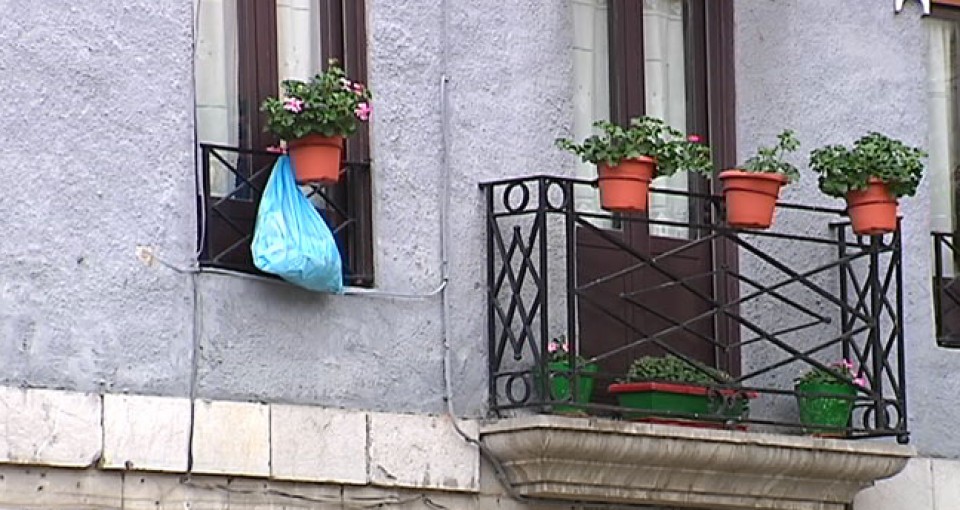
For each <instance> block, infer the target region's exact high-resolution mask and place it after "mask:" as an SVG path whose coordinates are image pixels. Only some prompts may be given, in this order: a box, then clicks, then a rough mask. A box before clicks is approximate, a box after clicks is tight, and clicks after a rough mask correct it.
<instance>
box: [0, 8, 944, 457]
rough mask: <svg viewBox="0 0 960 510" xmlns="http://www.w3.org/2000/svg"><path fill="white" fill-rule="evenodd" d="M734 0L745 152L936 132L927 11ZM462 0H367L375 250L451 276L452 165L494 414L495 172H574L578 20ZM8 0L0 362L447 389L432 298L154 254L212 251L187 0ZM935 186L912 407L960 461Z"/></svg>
mask: <svg viewBox="0 0 960 510" xmlns="http://www.w3.org/2000/svg"><path fill="white" fill-rule="evenodd" d="M736 7H737V23H738V27H737V39H738V42H737V52H738V59H737V75H738V95H737V103H738V117H737V127H738V144H739V146H740V148H741V154H744V153H745V152H746V151H748V150H750V149H752V148H753V147H754V146H755V145H756V142H757V141H758V140H768V139H770V138H771V137H772V136H773V135H774V134H776V133H777V132H778V131H779V130H780V129H781V128H783V127H792V128H794V129H796V130H797V131H798V134H799V136H800V137H801V139H802V141H803V142H804V153H805V151H806V150H809V149H810V148H812V147H815V146H819V145H821V144H824V143H827V142H838V141H844V142H849V141H850V140H852V139H853V138H855V137H856V136H858V135H859V134H861V133H863V132H865V131H866V130H868V129H878V130H881V131H885V132H887V133H889V134H891V135H894V136H898V137H901V138H903V139H905V140H906V141H908V142H910V143H915V144H920V145H923V144H924V142H925V140H924V137H925V132H926V121H927V113H926V100H925V97H924V95H923V93H922V90H923V85H922V84H923V79H924V76H925V74H924V72H925V69H924V59H923V55H924V49H925V47H926V39H925V35H924V31H923V26H922V21H921V20H920V18H919V16H918V13H917V12H916V8H915V7H911V8H910V10H908V12H906V13H904V14H903V15H901V16H899V17H895V16H894V15H893V14H892V9H889V8H886V7H884V8H875V9H864V8H863V6H862V5H860V3H859V2H853V1H847V2H835V1H827V0H803V1H802V2H800V1H799V0H777V1H775V2H774V1H767V0H763V1H759V0H757V1H754V0H751V1H744V2H738V3H737V4H736ZM446 8H447V9H448V10H447V12H446V14H444V10H443V9H444V4H443V2H442V1H441V0H430V1H424V2H415V3H410V2H404V3H398V2H393V1H390V0H369V1H368V7H367V10H368V25H369V30H368V32H369V34H370V38H371V39H370V49H369V67H370V85H371V87H372V88H373V89H374V90H375V92H376V94H377V101H376V103H375V108H376V113H375V116H374V121H373V125H372V142H373V157H374V161H375V164H374V169H373V171H374V182H375V191H374V193H375V200H374V204H375V211H374V213H375V254H376V269H377V281H378V286H379V288H381V289H384V290H389V291H400V292H425V291H428V290H431V289H433V288H435V287H436V285H437V284H439V282H440V277H441V273H440V262H441V260H440V224H439V219H440V218H439V215H440V210H441V205H442V204H441V193H440V190H441V189H442V185H443V179H444V178H445V177H446V175H447V174H449V178H450V179H451V187H450V191H451V195H450V198H449V201H450V217H451V218H452V226H451V229H450V232H451V242H450V248H451V250H450V254H449V256H450V276H451V280H450V283H449V287H448V291H449V308H450V312H451V314H450V321H449V325H450V332H451V335H450V339H449V340H450V343H451V346H452V355H451V358H452V362H453V363H452V367H453V370H452V372H453V379H454V391H455V393H456V398H455V403H456V407H457V410H458V411H459V412H460V413H462V414H469V415H477V414H479V413H481V412H482V410H483V406H484V401H485V399H486V382H485V377H486V341H485V334H486V332H485V316H484V291H483V289H484V275H483V263H484V251H485V247H484V242H483V232H484V229H483V209H482V202H481V196H480V193H479V190H478V189H477V183H478V182H480V181H482V180H485V179H491V178H496V177H502V176H516V175H524V174H531V173H538V172H569V171H570V170H571V161H572V160H571V159H570V158H569V157H567V156H565V155H563V154H562V153H560V152H559V151H557V150H555V149H554V148H553V145H552V141H553V139H554V138H555V137H556V136H558V135H563V134H567V129H568V127H569V125H570V123H571V118H572V110H571V104H570V99H571V95H572V90H571V83H572V79H571V74H572V65H571V60H570V56H571V51H570V43H571V40H570V39H571V36H570V32H571V23H570V19H569V11H568V9H567V6H566V5H564V3H563V2H533V1H527V2H508V3H504V2H498V1H494V0H482V1H473V2H454V1H450V0H448V1H447V6H446ZM0 10H2V11H3V12H4V15H3V17H2V18H0V38H2V40H3V41H4V44H2V45H0V77H2V78H0V97H4V98H7V100H6V101H4V102H2V103H0V118H2V119H3V120H4V121H5V125H7V126H10V128H9V129H5V130H4V131H2V132H0V168H2V169H3V172H2V175H3V176H4V178H5V182H8V183H13V184H12V185H11V186H8V187H7V188H6V189H5V192H4V195H3V198H2V199H0V217H3V218H4V221H3V225H4V230H3V234H4V235H3V239H2V241H0V275H3V276H2V279H0V350H2V352H3V353H4V355H3V356H2V357H0V383H3V384H10V385H21V384H22V385H30V386H46V387H66V388H71V389H81V390H98V389H102V390H104V391H130V392H137V393H156V394H173V395H186V394H189V393H190V392H191V391H193V390H194V389H195V390H196V392H197V394H199V395H201V396H206V397H216V398H236V399H252V400H270V401H290V402H300V403H316V404H323V405H334V406H343V407H359V408H368V409H376V410H395V411H428V412H437V411H440V410H442V409H443V399H442V371H441V367H442V355H443V351H442V328H441V317H442V315H441V302H440V300H439V298H437V297H434V298H429V299H423V300H399V299H393V298H385V297H370V296H317V295H313V294H310V293H307V292H304V291H300V290H298V289H295V288H292V287H289V286H286V285H284V284H278V283H274V282H263V281H256V280H250V279H244V278H238V277H235V276H226V275H218V274H202V275H191V274H189V273H181V272H177V271H174V270H171V269H169V268H168V267H166V266H164V265H161V264H154V265H151V266H145V265H144V264H142V263H141V262H140V261H139V260H137V258H136V256H135V248H136V246H138V245H145V246H150V247H152V248H153V249H154V250H155V252H156V253H158V254H159V255H160V256H161V257H163V258H164V259H165V260H167V261H169V262H171V263H173V264H174V265H177V266H181V267H185V266H188V265H189V264H190V262H191V260H192V259H193V258H194V249H195V246H194V243H195V236H196V220H195V214H194V156H193V147H194V138H193V117H192V112H193V93H192V83H191V72H192V71H191V67H192V54H191V37H192V29H191V27H192V23H193V19H192V14H193V13H192V2H191V1H190V0H165V1H146V0H139V1H131V0H125V1H120V0H114V1H106V2H99V3H98V4H97V7H96V8H86V7H84V6H81V5H78V4H62V3H58V2H45V3H43V7H42V8H41V7H40V4H39V3H36V2H35V3H32V4H31V3H25V2H4V1H2V0H0ZM444 48H445V49H446V51H444ZM131 69H136V70H137V72H136V73H132V72H131ZM444 74H446V75H447V76H448V77H449V80H450V81H449V83H448V94H449V96H448V100H447V105H448V117H447V122H448V126H449V128H448V131H447V134H448V137H447V138H446V147H445V146H444V143H443V140H444V138H443V136H441V135H442V132H443V130H442V126H443V122H442V118H441V107H440V103H441V101H440V99H441V96H440V87H439V83H440V78H441V76H442V75H444ZM444 154H446V158H444ZM445 160H446V161H447V165H446V167H445V166H444V164H443V163H444V161H445ZM798 162H799V163H804V162H805V158H804V157H801V158H798ZM45 177H46V178H45ZM814 181H815V179H814V178H813V177H812V176H811V175H810V174H808V175H806V176H805V179H804V180H803V181H802V182H801V183H800V184H798V185H795V186H792V187H791V188H789V190H788V192H787V194H786V198H787V199H790V200H802V201H806V202H820V203H825V204H827V203H829V204H831V205H836V203H835V202H833V201H830V200H828V199H825V198H823V197H821V196H820V195H819V193H818V192H817V191H816V186H815V182H814ZM926 196H927V191H926V189H925V188H922V189H921V192H920V194H919V195H918V197H917V198H914V199H909V200H905V201H904V202H903V204H902V205H903V207H902V210H903V213H904V215H905V218H906V219H905V223H904V233H905V241H904V243H905V248H906V250H905V251H906V253H907V257H908V258H907V261H906V263H905V268H906V271H907V272H906V275H905V276H906V277H905V285H906V286H905V291H906V294H905V297H906V301H907V303H909V305H910V306H909V307H908V310H907V328H906V335H907V342H908V349H909V351H908V359H909V366H908V375H909V377H910V380H909V388H910V390H911V391H910V406H911V418H912V420H913V422H912V424H911V428H912V430H913V431H914V440H915V442H916V443H917V444H918V445H919V447H920V448H921V450H922V451H924V452H925V453H929V454H936V455H945V456H960V441H957V440H950V439H949V438H950V437H951V436H952V435H951V434H950V433H949V432H950V428H951V427H953V424H954V423H957V422H958V419H960V416H956V414H957V412H954V411H953V410H952V409H953V407H952V406H945V405H941V404H940V403H939V402H938V395H953V394H956V393H957V391H958V390H960V381H955V380H951V378H950V377H949V375H950V374H952V370H954V369H955V368H956V367H957V365H958V363H960V361H958V360H957V359H956V358H957V357H958V356H960V354H954V353H951V352H946V351H942V350H939V349H937V348H936V347H935V344H934V341H933V338H932V324H931V316H930V293H929V257H928V256H927V254H928V239H927V234H928V232H929V228H928V210H927V200H926ZM779 249H781V250H786V249H785V248H779ZM785 255H786V253H785ZM805 255H807V256H814V255H815V254H810V253H807V254H805ZM746 265H747V267H748V268H749V262H746ZM195 347H196V351H197V352H199V357H198V359H197V360H196V361H197V363H196V374H195V378H194V375H193V374H194V370H193V368H194V367H193V366H192V365H193V361H194V360H193V352H194V350H195ZM748 362H749V360H748Z"/></svg>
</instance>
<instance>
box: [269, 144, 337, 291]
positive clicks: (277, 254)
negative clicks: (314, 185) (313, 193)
mask: <svg viewBox="0 0 960 510" xmlns="http://www.w3.org/2000/svg"><path fill="white" fill-rule="evenodd" d="M251 250H252V251H253V263H254V265H256V266H257V268H258V269H260V270H261V271H263V272H265V273H271V274H275V275H277V276H279V277H281V278H283V279H284V280H286V281H288V282H290V283H292V284H294V285H299V286H300V287H304V288H306V289H310V290H314V291H318V292H332V293H337V294H339V293H341V292H343V271H342V262H341V260H340V251H339V250H338V249H337V243H336V241H335V240H334V238H333V233H331V232H330V227H328V226H327V223H326V222H325V221H324V220H323V218H322V217H321V216H320V213H319V212H317V210H316V208H314V206H313V204H311V203H310V201H309V200H307V197H305V196H303V193H301V192H300V188H299V187H297V183H296V181H295V180H294V177H293V170H292V169H291V167H290V158H288V157H287V156H286V155H284V156H280V158H279V159H277V163H276V164H275V165H274V166H273V173H272V174H270V180H268V181H267V187H266V189H264V190H263V197H262V198H261V199H260V209H259V210H258V211H257V226H256V228H255V229H254V233H253V243H252V244H251Z"/></svg>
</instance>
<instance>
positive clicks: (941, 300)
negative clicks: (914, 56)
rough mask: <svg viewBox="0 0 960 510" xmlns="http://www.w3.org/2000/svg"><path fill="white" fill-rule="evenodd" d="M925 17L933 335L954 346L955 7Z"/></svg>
mask: <svg viewBox="0 0 960 510" xmlns="http://www.w3.org/2000/svg"><path fill="white" fill-rule="evenodd" d="M946 4H949V5H956V6H958V7H960V1H955V2H938V3H937V4H936V5H935V7H936V9H935V10H934V15H935V17H934V18H933V19H929V20H927V22H926V23H927V30H928V32H927V33H928V40H929V53H928V58H929V60H928V62H927V72H928V76H927V95H928V99H929V127H928V136H927V140H928V147H927V152H928V154H929V159H928V160H927V168H928V177H927V178H928V179H929V182H930V184H929V186H930V228H931V230H932V231H933V249H934V253H933V256H934V260H933V263H934V266H935V267H934V270H935V274H934V278H933V294H934V308H935V311H936V317H935V318H936V326H937V332H936V333H937V341H938V343H939V344H940V345H942V346H945V347H960V279H958V278H957V267H958V262H960V249H958V248H960V247H958V245H957V240H958V239H960V236H958V235H957V231H958V227H960V216H958V210H960V207H957V206H958V204H957V198H958V192H960V110H958V108H960V101H958V99H960V94H958V87H960V9H957V8H956V7H951V8H948V7H940V5H946Z"/></svg>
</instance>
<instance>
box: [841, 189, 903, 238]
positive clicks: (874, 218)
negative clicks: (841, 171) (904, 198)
mask: <svg viewBox="0 0 960 510" xmlns="http://www.w3.org/2000/svg"><path fill="white" fill-rule="evenodd" d="M847 214H849V215H850V222H851V223H853V231H854V232H856V233H858V234H862V235H870V236H873V235H882V234H886V233H889V232H893V231H894V230H896V229H897V199H896V198H895V197H894V196H893V195H892V194H890V190H888V189H887V185H886V184H885V183H884V182H883V181H881V180H880V179H876V178H874V177H871V178H870V180H869V181H868V182H867V189H865V190H858V191H851V192H849V193H847Z"/></svg>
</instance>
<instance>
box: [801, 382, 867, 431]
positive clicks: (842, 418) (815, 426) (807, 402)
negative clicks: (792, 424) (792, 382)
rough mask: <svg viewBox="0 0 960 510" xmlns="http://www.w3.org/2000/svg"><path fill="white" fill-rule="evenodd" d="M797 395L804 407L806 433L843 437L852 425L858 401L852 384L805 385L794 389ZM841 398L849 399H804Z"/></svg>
mask: <svg viewBox="0 0 960 510" xmlns="http://www.w3.org/2000/svg"><path fill="white" fill-rule="evenodd" d="M794 390H796V392H797V404H798V405H799V407H800V423H802V424H803V426H804V430H805V431H806V432H808V433H811V434H818V435H842V434H843V432H844V429H845V428H847V424H848V423H850V413H851V412H852V411H853V402H854V398H855V397H856V396H857V389H856V388H854V387H853V386H852V385H849V384H829V383H826V384H825V383H801V384H798V385H796V387H795V388H794ZM818 393H819V394H832V395H840V396H843V397H847V398H831V397H828V396H822V395H820V396H804V395H816V394H818Z"/></svg>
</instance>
